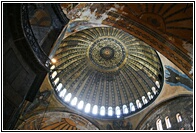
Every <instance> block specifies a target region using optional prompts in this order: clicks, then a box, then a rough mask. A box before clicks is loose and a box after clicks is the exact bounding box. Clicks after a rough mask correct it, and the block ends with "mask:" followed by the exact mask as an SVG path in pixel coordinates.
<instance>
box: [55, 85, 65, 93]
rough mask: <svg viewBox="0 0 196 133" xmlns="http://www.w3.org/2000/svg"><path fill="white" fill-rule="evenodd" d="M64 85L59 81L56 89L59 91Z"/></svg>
mask: <svg viewBox="0 0 196 133" xmlns="http://www.w3.org/2000/svg"><path fill="white" fill-rule="evenodd" d="M62 87H63V84H62V83H59V84H58V86H57V87H56V91H57V92H59V91H60V90H61V88H62Z"/></svg>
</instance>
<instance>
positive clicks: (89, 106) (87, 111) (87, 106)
mask: <svg viewBox="0 0 196 133" xmlns="http://www.w3.org/2000/svg"><path fill="white" fill-rule="evenodd" d="M90 110H91V104H90V103H87V104H86V106H85V109H84V112H86V113H89V112H90Z"/></svg>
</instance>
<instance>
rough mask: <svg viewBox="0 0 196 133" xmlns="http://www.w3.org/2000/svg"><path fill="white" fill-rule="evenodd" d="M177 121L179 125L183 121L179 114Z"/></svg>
mask: <svg viewBox="0 0 196 133" xmlns="http://www.w3.org/2000/svg"><path fill="white" fill-rule="evenodd" d="M176 119H177V122H178V123H179V122H181V121H182V117H181V115H180V114H179V113H177V114H176Z"/></svg>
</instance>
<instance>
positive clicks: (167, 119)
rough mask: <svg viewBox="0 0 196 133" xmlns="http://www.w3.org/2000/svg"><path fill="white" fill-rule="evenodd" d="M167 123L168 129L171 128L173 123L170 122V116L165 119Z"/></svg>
mask: <svg viewBox="0 0 196 133" xmlns="http://www.w3.org/2000/svg"><path fill="white" fill-rule="evenodd" d="M165 123H166V127H167V129H169V128H171V123H170V120H169V117H168V116H166V117H165Z"/></svg>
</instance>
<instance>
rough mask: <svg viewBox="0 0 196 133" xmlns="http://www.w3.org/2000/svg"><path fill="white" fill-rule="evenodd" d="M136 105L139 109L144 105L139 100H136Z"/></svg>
mask: <svg viewBox="0 0 196 133" xmlns="http://www.w3.org/2000/svg"><path fill="white" fill-rule="evenodd" d="M136 105H137V108H138V109H139V108H141V107H142V104H141V102H140V101H139V100H136Z"/></svg>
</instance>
